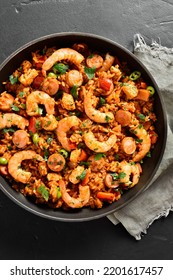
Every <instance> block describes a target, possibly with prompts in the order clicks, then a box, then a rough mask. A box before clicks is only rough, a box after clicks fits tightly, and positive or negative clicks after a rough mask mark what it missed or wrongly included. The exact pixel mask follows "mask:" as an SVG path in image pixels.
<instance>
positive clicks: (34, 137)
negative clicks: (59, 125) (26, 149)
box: [32, 133, 39, 145]
mask: <svg viewBox="0 0 173 280" xmlns="http://www.w3.org/2000/svg"><path fill="white" fill-rule="evenodd" d="M32 141H33V143H34V144H35V145H37V144H38V142H39V135H38V133H34V134H33V136H32Z"/></svg>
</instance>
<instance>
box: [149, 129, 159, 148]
mask: <svg viewBox="0 0 173 280" xmlns="http://www.w3.org/2000/svg"><path fill="white" fill-rule="evenodd" d="M149 134H150V139H151V144H152V145H153V144H155V143H156V142H157V138H158V135H157V134H156V133H155V131H153V130H151V131H150V132H149Z"/></svg>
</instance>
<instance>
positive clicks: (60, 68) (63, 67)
mask: <svg viewBox="0 0 173 280" xmlns="http://www.w3.org/2000/svg"><path fill="white" fill-rule="evenodd" d="M68 68H69V66H68V65H67V64H64V63H56V64H55V65H54V66H53V71H54V72H55V73H56V72H58V73H60V74H65V73H66V71H67V70H68Z"/></svg>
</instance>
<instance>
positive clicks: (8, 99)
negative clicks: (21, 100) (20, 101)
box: [0, 91, 14, 111]
mask: <svg viewBox="0 0 173 280" xmlns="http://www.w3.org/2000/svg"><path fill="white" fill-rule="evenodd" d="M13 102H14V97H13V96H12V95H11V94H9V93H7V92H5V91H4V92H3V93H1V95H0V110H2V111H8V110H10V109H11V105H12V104H13Z"/></svg>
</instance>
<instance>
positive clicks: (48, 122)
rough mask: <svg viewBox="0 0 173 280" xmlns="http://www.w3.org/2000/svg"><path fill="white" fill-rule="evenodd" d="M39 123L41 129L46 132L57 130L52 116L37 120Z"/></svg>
mask: <svg viewBox="0 0 173 280" xmlns="http://www.w3.org/2000/svg"><path fill="white" fill-rule="evenodd" d="M39 119H40V121H41V127H42V128H43V129H44V130H47V131H53V130H55V129H56V128H57V125H58V121H57V120H56V118H55V116H53V115H46V116H45V117H41V118H39Z"/></svg>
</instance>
